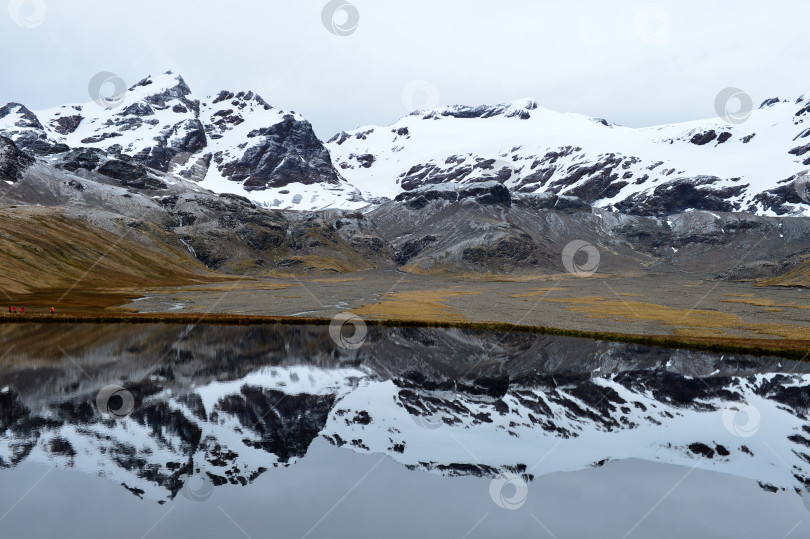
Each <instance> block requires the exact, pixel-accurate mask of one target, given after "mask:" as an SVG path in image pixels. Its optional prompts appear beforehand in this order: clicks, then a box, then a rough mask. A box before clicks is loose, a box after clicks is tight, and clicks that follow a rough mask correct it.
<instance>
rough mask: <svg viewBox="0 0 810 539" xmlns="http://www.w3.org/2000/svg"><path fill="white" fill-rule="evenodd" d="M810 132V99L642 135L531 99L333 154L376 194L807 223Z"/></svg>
mask: <svg viewBox="0 0 810 539" xmlns="http://www.w3.org/2000/svg"><path fill="white" fill-rule="evenodd" d="M809 122H810V106H808V101H807V98H806V97H805V96H801V97H799V98H794V99H790V100H779V99H772V100H768V101H766V102H764V103H763V104H762V106H761V107H760V108H759V109H758V110H755V111H753V112H752V113H751V115H750V117H749V118H748V119H747V121H744V122H742V123H740V122H739V120H735V121H734V122H731V121H727V120H726V119H724V118H719V117H718V118H713V119H708V120H702V121H695V122H687V123H682V124H673V125H663V126H654V127H648V128H643V129H632V128H628V127H623V126H619V125H615V124H611V123H609V122H607V121H605V120H601V119H597V118H589V117H586V116H581V115H577V114H561V113H557V112H554V111H551V110H548V109H544V108H542V107H540V106H538V104H537V103H536V102H534V101H531V100H523V101H516V102H514V103H509V104H505V105H499V106H495V107H486V106H482V107H475V108H474V107H464V106H453V107H444V108H439V109H435V110H429V111H416V112H414V113H412V114H411V115H409V116H406V117H404V118H402V119H400V120H399V121H397V122H396V123H394V124H393V125H389V126H365V127H361V128H358V129H356V130H353V131H349V132H343V133H340V134H338V135H336V136H335V137H334V138H332V139H331V140H330V141H329V143H328V144H327V147H328V148H329V150H330V152H331V154H332V157H333V160H334V163H335V165H336V167H337V168H338V169H339V170H340V172H341V174H343V175H344V176H345V177H346V178H347V179H348V180H349V181H350V182H351V183H352V184H353V185H356V186H357V187H358V188H360V189H361V191H362V192H363V193H364V194H366V195H372V196H380V195H384V196H388V197H390V198H394V197H396V196H397V195H398V194H400V193H402V192H407V191H412V190H414V189H417V188H420V187H424V186H426V185H436V184H470V183H474V182H478V181H487V180H495V181H498V182H500V183H502V184H503V185H504V186H506V187H507V188H508V189H509V190H510V191H512V192H513V193H550V194H556V195H572V196H576V197H578V198H580V199H582V200H583V201H585V202H587V203H588V204H592V205H594V206H597V207H600V208H604V209H613V210H616V211H620V212H622V213H629V214H639V215H659V216H663V215H667V214H673V213H679V212H683V211H685V210H689V209H702V210H710V211H723V212H732V211H743V212H749V213H756V214H762V215H787V214H791V215H803V214H805V213H806V212H810V198H807V196H806V184H807V182H806V177H805V176H802V175H801V173H802V172H803V171H805V170H807V169H808V167H810V123H809ZM800 195H801V196H800ZM802 196H803V197H804V198H802Z"/></svg>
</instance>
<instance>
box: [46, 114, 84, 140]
mask: <svg viewBox="0 0 810 539" xmlns="http://www.w3.org/2000/svg"><path fill="white" fill-rule="evenodd" d="M83 119H84V117H83V116H81V115H79V114H74V115H73V116H61V117H60V118H58V119H57V120H56V122H55V125H54V126H53V129H54V131H56V132H57V133H59V134H60V135H69V134H71V133H73V132H74V131H76V129H78V127H79V124H81V123H82V120H83Z"/></svg>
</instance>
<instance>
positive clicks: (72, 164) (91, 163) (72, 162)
mask: <svg viewBox="0 0 810 539" xmlns="http://www.w3.org/2000/svg"><path fill="white" fill-rule="evenodd" d="M106 157H107V155H106V153H105V152H104V151H103V150H97V149H95V148H81V149H77V150H71V151H69V152H67V153H66V154H64V155H63V156H61V157H60V160H59V162H58V163H57V164H56V166H57V167H58V168H62V169H65V170H69V171H70V172H76V171H77V170H78V169H80V168H83V169H85V170H88V171H93V170H95V169H96V168H97V167H98V165H99V164H100V163H101V162H102V160H104V159H105V158H106Z"/></svg>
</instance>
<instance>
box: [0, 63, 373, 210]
mask: <svg viewBox="0 0 810 539" xmlns="http://www.w3.org/2000/svg"><path fill="white" fill-rule="evenodd" d="M106 75H108V77H107V79H106V80H105V78H104V75H101V76H100V77H99V79H98V81H97V84H98V86H99V87H100V86H101V84H103V83H104V82H111V83H112V84H113V85H114V86H115V87H116V89H117V90H119V93H118V94H117V95H113V96H107V97H100V96H91V97H96V98H97V99H96V100H95V101H91V102H89V103H80V104H69V105H63V106H60V107H56V108H54V109H50V110H45V111H39V112H37V113H34V112H32V111H30V110H29V109H27V108H25V107H24V106H23V105H20V104H17V103H13V104H9V105H6V106H5V107H3V108H2V109H0V134H3V135H5V136H7V137H9V138H10V139H11V140H13V141H14V142H15V143H16V144H17V145H18V146H19V147H20V148H21V149H23V150H26V151H29V152H31V153H34V154H36V155H39V156H41V157H45V156H52V155H58V154H63V153H65V152H68V151H69V150H71V149H74V150H76V149H80V148H84V149H87V150H93V151H96V152H101V153H102V154H104V156H106V157H115V158H117V157H124V158H132V159H134V160H135V161H137V162H138V163H141V164H143V165H145V166H147V167H150V168H152V169H155V170H157V171H160V172H169V173H173V174H178V175H181V176H183V177H185V178H187V179H191V180H194V181H197V182H199V183H200V185H201V186H202V187H205V188H207V189H211V190H213V191H215V192H217V193H233V194H237V195H242V196H247V197H249V198H250V199H252V200H254V201H256V202H258V203H260V204H263V205H266V206H268V207H275V208H290V209H293V208H296V209H304V210H311V209H318V208H323V207H357V206H358V205H361V203H359V202H358V201H355V200H354V197H355V194H354V191H355V189H354V188H353V187H351V186H350V185H348V184H347V183H346V181H345V180H344V179H343V178H342V177H341V176H340V174H339V173H338V172H337V171H336V170H335V168H334V167H333V165H332V162H331V157H330V155H329V152H328V151H327V150H326V148H325V147H324V145H323V144H322V143H321V141H320V140H318V138H317V137H316V136H315V133H314V132H313V130H312V126H311V125H310V123H309V122H307V121H306V120H305V119H304V118H302V117H301V116H300V115H297V114H294V113H288V112H285V111H282V110H279V109H275V108H273V107H272V106H271V105H270V104H269V103H267V102H266V101H265V100H264V99H263V98H262V97H261V96H259V95H258V94H256V93H254V92H252V91H241V92H237V93H234V92H231V91H228V90H223V91H221V92H219V93H217V94H215V95H213V96H209V97H207V98H202V99H201V98H199V97H197V96H196V95H195V94H194V93H193V91H192V89H191V88H190V87H189V85H188V84H187V83H186V81H185V80H184V79H183V77H182V76H181V75H179V74H176V73H173V72H172V71H167V72H166V73H163V74H160V75H157V76H152V75H150V76H147V77H145V78H143V79H141V80H140V81H138V82H137V83H135V84H134V85H132V86H131V87H129V88H128V89H124V88H123V87H122V88H120V89H119V86H121V84H122V81H120V79H116V78H115V77H114V76H113V75H111V74H106ZM91 86H92V85H91ZM91 93H92V92H91Z"/></svg>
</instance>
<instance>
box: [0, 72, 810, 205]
mask: <svg viewBox="0 0 810 539" xmlns="http://www.w3.org/2000/svg"><path fill="white" fill-rule="evenodd" d="M113 105H115V106H113ZM808 118H810V101H808V100H807V99H806V98H805V97H804V96H802V97H799V98H797V99H791V100H779V99H769V100H767V101H765V102H764V103H763V104H762V106H761V107H760V108H759V109H757V110H754V111H752V112H751V114H750V116H749V117H747V118H746V119H745V121H742V122H741V121H740V119H738V118H734V119H733V120H734V121H731V120H730V119H729V120H727V119H724V118H721V117H716V118H712V119H708V120H701V121H694V122H687V123H681V124H672V125H663V126H654V127H648V128H640V129H635V128H629V127H623V126H619V125H614V124H612V123H609V122H608V121H606V120H602V119H597V118H590V117H587V116H582V115H578V114H562V113H558V112H554V111H551V110H548V109H544V108H542V107H540V106H539V105H538V104H537V103H536V102H535V101H533V100H529V99H525V100H520V101H515V102H512V103H508V104H503V105H497V106H480V107H468V106H451V107H444V108H439V109H435V110H430V111H416V112H414V113H412V114H410V115H409V116H406V117H404V118H402V119H400V120H399V121H397V122H396V123H394V124H393V125H389V126H385V127H381V126H366V127H361V128H359V129H356V130H354V131H350V132H342V133H340V134H338V135H336V136H335V137H334V138H332V139H331V140H330V141H329V142H328V143H326V144H323V143H322V142H321V141H320V140H318V138H317V137H316V136H315V134H314V132H313V130H312V127H311V125H310V124H309V123H308V122H307V121H306V120H304V118H302V117H301V116H299V115H297V114H295V113H290V112H284V111H281V110H278V109H275V108H273V107H272V106H271V105H270V104H268V103H267V102H266V101H265V100H264V99H262V98H261V97H260V96H258V95H257V94H255V93H253V92H249V91H248V92H238V93H235V92H231V91H222V92H219V93H218V94H216V95H213V96H210V97H207V98H203V99H200V98H198V97H196V96H195V95H194V94H193V93H192V90H191V89H190V88H189V86H188V85H187V84H186V83H185V81H184V80H183V78H182V77H181V76H179V75H175V74H173V73H171V72H167V73H165V74H163V75H160V76H157V77H151V76H150V77H147V78H145V79H143V80H141V81H140V82H138V83H137V84H135V85H134V86H132V87H131V88H129V90H127V91H126V92H124V93H123V95H121V96H118V97H117V99H116V101H115V102H110V101H104V100H103V99H102V98H99V99H97V100H96V101H93V102H90V103H85V104H72V105H64V106H61V107H57V108H54V109H50V110H44V111H37V112H33V111H31V110H29V109H28V108H26V107H25V106H24V105H22V104H19V103H10V104H8V105H6V106H4V107H2V108H0V135H2V136H6V137H8V138H10V139H11V140H13V141H14V142H15V143H16V144H17V145H18V146H19V147H20V148H22V149H23V150H26V151H28V152H30V153H33V154H36V155H38V156H39V157H40V158H41V159H43V160H45V161H48V162H51V163H52V164H58V162H59V161H60V159H61V157H60V156H63V155H64V154H65V153H67V152H69V151H70V150H72V151H73V152H76V151H81V150H83V151H86V152H91V153H90V154H86V155H91V156H92V155H95V156H96V157H97V159H96V158H92V159H89V160H85V161H84V165H92V164H93V163H92V162H93V161H94V160H95V161H104V160H106V159H108V158H116V159H127V158H129V159H132V160H134V161H135V162H136V163H138V164H139V165H141V166H146V167H150V168H152V169H154V170H157V171H160V172H168V173H170V174H175V175H180V176H182V177H184V178H186V179H190V180H193V181H195V182H197V183H198V184H199V185H200V186H201V187H203V188H206V189H209V190H211V191H214V192H215V193H230V194H236V195H242V196H246V197H248V198H249V199H251V200H253V201H255V202H258V203H259V204H261V205H264V206H267V207H270V208H277V209H299V210H315V209H325V208H344V209H357V208H360V207H363V206H367V205H369V204H375V203H377V202H381V201H382V199H383V198H389V199H394V198H396V197H397V196H399V195H402V194H403V193H406V192H413V191H415V190H418V189H424V188H426V187H431V188H434V189H435V186H436V185H437V184H446V187H447V188H449V189H458V188H459V187H460V186H463V185H465V184H469V183H477V182H481V181H497V182H499V183H501V184H503V185H504V186H505V187H506V188H507V189H508V190H509V191H511V192H512V193H524V194H525V193H529V194H539V193H550V194H554V195H559V196H569V197H577V198H579V199H581V200H582V201H584V202H585V203H587V204H590V205H593V206H596V207H600V208H604V209H609V210H615V211H619V212H622V213H635V214H642V215H656V216H662V215H666V214H672V213H679V212H683V211H687V210H692V209H703V210H709V211H718V212H732V211H742V212H750V213H757V214H763V215H804V214H805V213H807V214H810V195H808V193H810V191H808V184H810V176H808V175H807V173H806V171H807V170H808V168H809V167H810V123H808ZM82 168H83V167H82Z"/></svg>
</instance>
